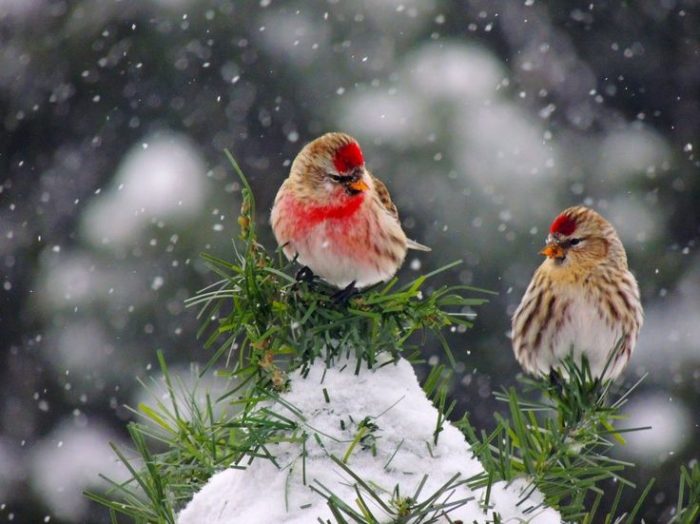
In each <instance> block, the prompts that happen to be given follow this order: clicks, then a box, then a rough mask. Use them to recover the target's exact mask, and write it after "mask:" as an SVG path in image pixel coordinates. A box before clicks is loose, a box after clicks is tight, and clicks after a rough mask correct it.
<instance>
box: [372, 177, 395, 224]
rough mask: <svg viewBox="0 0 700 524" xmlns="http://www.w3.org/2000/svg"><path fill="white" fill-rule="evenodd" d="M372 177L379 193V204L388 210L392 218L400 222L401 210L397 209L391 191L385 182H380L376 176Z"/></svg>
mask: <svg viewBox="0 0 700 524" xmlns="http://www.w3.org/2000/svg"><path fill="white" fill-rule="evenodd" d="M370 176H371V177H372V182H374V189H375V190H376V191H377V197H379V202H381V204H382V206H384V209H386V210H387V212H388V213H389V214H390V215H391V216H393V217H394V218H395V219H396V220H398V219H399V210H398V209H396V206H395V205H394V203H393V202H392V201H391V195H390V194H389V190H388V189H387V187H386V185H384V182H382V181H381V180H379V179H378V178H377V177H376V176H374V175H370Z"/></svg>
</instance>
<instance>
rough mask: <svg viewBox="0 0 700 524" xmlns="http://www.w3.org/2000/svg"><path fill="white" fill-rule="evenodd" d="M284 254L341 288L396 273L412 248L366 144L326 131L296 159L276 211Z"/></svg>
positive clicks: (273, 218)
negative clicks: (367, 162)
mask: <svg viewBox="0 0 700 524" xmlns="http://www.w3.org/2000/svg"><path fill="white" fill-rule="evenodd" d="M270 223H271V225H272V230H273V232H274V235H275V238H276V240H277V243H278V244H279V245H280V246H281V247H282V250H283V252H284V254H285V256H286V257H287V258H288V259H290V260H293V259H296V260H297V262H298V263H299V264H301V265H302V266H304V269H307V270H308V271H310V272H312V273H313V274H315V275H317V276H318V277H320V278H321V279H323V280H324V281H326V282H328V283H329V284H331V285H332V286H335V287H337V288H344V289H347V290H354V289H356V288H365V287H368V286H371V285H373V284H376V283H379V282H382V281H384V280H387V279H389V278H391V277H392V276H394V274H395V273H396V272H397V270H398V269H399V268H400V267H401V264H402V263H403V261H404V259H405V258H406V252H407V250H408V249H417V250H421V251H430V248H428V247H426V246H423V245H422V244H419V243H417V242H414V241H412V240H409V239H408V238H406V234H405V233H404V231H403V229H402V227H401V223H400V221H399V214H398V211H397V209H396V206H395V205H394V203H393V202H392V200H391V196H390V195H389V191H388V189H387V187H386V186H385V185H384V183H383V182H382V181H381V180H379V179H378V178H377V177H375V176H374V175H372V174H371V173H370V172H369V171H368V169H367V166H366V165H365V159H364V155H363V153H362V149H360V145H359V143H358V142H357V140H355V139H354V138H353V137H351V136H350V135H347V134H345V133H327V134H325V135H323V136H321V137H319V138H317V139H315V140H313V141H312V142H310V143H308V144H306V145H305V146H304V148H303V149H302V150H301V151H300V152H299V154H298V155H297V156H296V158H295V159H294V162H293V163H292V167H291V170H290V173H289V177H288V178H287V179H286V180H285V181H284V183H283V184H282V186H281V187H280V189H279V191H278V193H277V196H276V198H275V203H274V205H273V207H272V213H271V215H270Z"/></svg>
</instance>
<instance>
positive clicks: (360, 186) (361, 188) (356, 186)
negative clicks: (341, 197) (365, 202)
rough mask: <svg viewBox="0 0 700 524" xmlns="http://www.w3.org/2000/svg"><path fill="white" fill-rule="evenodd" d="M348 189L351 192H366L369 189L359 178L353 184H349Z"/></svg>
mask: <svg viewBox="0 0 700 524" xmlns="http://www.w3.org/2000/svg"><path fill="white" fill-rule="evenodd" d="M348 187H349V188H350V189H352V190H353V191H367V190H368V189H369V186H368V185H367V184H366V183H365V181H364V180H362V179H361V178H358V179H357V180H355V181H354V182H350V183H349V184H348Z"/></svg>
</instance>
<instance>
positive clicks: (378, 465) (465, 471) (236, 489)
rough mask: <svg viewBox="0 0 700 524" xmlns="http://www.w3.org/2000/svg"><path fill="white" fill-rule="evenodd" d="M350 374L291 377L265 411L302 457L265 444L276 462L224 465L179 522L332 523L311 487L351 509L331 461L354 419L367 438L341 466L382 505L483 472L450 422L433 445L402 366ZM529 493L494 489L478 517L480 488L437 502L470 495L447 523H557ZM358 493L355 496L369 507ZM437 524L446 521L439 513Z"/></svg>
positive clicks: (522, 487)
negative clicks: (292, 437) (294, 428)
mask: <svg viewBox="0 0 700 524" xmlns="http://www.w3.org/2000/svg"><path fill="white" fill-rule="evenodd" d="M354 370H355V366H354V365H353V363H352V362H348V363H347V365H338V366H336V367H334V368H329V369H326V366H325V364H324V363H322V362H320V363H318V364H317V365H315V366H313V367H312V368H311V369H310V371H309V373H308V375H307V377H306V378H303V377H302V376H301V375H299V374H297V375H295V376H294V377H293V378H292V381H291V390H290V391H289V392H288V393H285V394H284V395H282V402H278V403H276V404H275V405H273V406H268V407H269V409H271V410H273V411H275V412H276V413H278V414H279V415H282V416H284V417H286V418H288V419H293V420H295V421H297V423H298V424H299V427H300V428H302V430H303V432H305V433H306V434H307V438H306V441H305V449H306V458H305V460H304V459H303V458H302V454H303V451H302V450H303V449H304V448H303V446H302V444H301V443H300V442H284V443H280V444H277V445H272V446H268V449H269V451H270V452H271V453H272V454H273V456H274V457H275V461H276V462H277V466H276V465H275V464H273V462H272V461H271V460H267V459H265V458H258V459H255V460H254V461H253V462H252V464H250V465H249V466H248V467H247V468H246V469H233V468H231V469H227V470H224V471H222V472H220V473H218V474H216V475H214V476H213V477H212V478H211V479H210V481H209V482H208V483H207V484H206V485H205V486H204V487H203V488H202V489H201V490H200V491H199V493H197V494H196V495H195V496H194V498H193V499H192V500H191V501H190V503H189V504H188V505H187V507H186V508H185V509H184V510H183V511H182V512H181V513H180V514H179V516H178V524H200V523H202V522H207V523H209V524H236V523H245V524H269V523H270V522H276V523H286V524H309V523H311V522H318V519H319V518H320V519H322V520H323V522H326V520H329V521H330V522H335V521H336V520H335V519H334V518H333V516H332V513H331V511H330V509H329V507H328V505H327V502H326V500H325V499H324V497H322V496H321V495H320V494H318V493H317V492H315V491H312V490H311V486H315V487H316V488H317V489H320V490H321V491H325V490H324V489H323V488H322V487H321V486H324V487H325V488H327V489H328V490H330V491H332V492H333V493H334V494H335V495H337V496H338V497H339V498H340V499H342V500H343V501H344V502H345V503H347V504H348V505H350V506H351V507H353V509H355V510H356V511H358V512H359V509H358V507H357V505H356V503H355V500H356V499H357V494H356V492H355V484H356V482H355V481H354V480H353V479H352V477H350V475H349V474H348V473H347V472H346V471H344V470H343V469H342V468H341V467H340V466H338V465H337V464H336V463H335V462H333V461H332V460H331V458H330V457H331V456H335V457H337V458H343V457H344V456H345V455H346V453H347V450H348V448H349V447H350V446H351V443H352V442H353V439H355V437H356V436H357V435H358V431H360V430H361V429H360V428H361V427H362V425H363V421H365V422H364V427H365V430H363V431H365V432H366V435H369V436H368V437H367V438H365V439H363V440H361V441H359V442H358V443H357V445H356V446H355V447H354V448H353V449H352V453H351V454H350V455H349V458H348V459H347V466H348V467H349V468H350V469H351V470H352V471H353V472H354V473H355V474H357V475H358V476H359V477H361V478H362V479H363V480H364V481H365V482H367V483H368V484H369V485H371V486H373V487H374V488H375V490H376V491H377V492H378V493H380V494H381V495H382V499H383V500H384V501H385V502H387V504H388V505H389V506H390V504H389V501H390V499H391V497H392V492H393V490H394V488H395V487H396V486H399V488H400V494H401V496H404V497H405V496H407V495H408V496H411V495H413V494H414V493H415V492H416V489H417V487H418V486H419V484H420V483H421V481H422V480H423V477H424V475H426V474H427V475H428V477H427V481H426V483H425V486H424V487H423V489H422V491H421V492H420V493H421V494H420V496H419V497H418V501H419V502H420V501H421V500H425V499H426V498H428V497H429V496H430V495H432V494H433V493H435V492H437V491H438V490H439V489H440V488H441V487H442V486H443V485H445V484H446V483H448V481H449V480H450V479H451V478H452V477H453V476H454V475H456V474H459V479H458V480H466V479H468V478H469V477H472V476H474V475H478V474H479V473H481V472H482V471H483V469H482V467H481V464H480V463H479V461H478V460H477V459H475V458H474V457H473V456H472V454H471V452H470V448H469V446H468V445H467V443H466V442H465V439H464V436H463V435H462V433H461V432H460V431H459V430H458V429H457V428H455V427H454V426H452V425H451V424H449V422H446V423H445V424H444V429H443V431H442V432H441V433H440V436H439V439H438V444H437V445H434V444H433V431H434V430H435V427H436V420H437V417H438V412H437V410H436V409H435V408H434V407H433V405H432V404H431V402H430V401H429V400H428V398H427V397H426V396H425V393H424V392H423V390H422V389H421V387H420V385H419V383H418V380H417V378H416V375H415V373H414V371H413V368H412V367H411V365H410V364H409V363H408V362H407V361H405V360H400V361H399V362H398V363H396V364H387V365H385V366H383V367H378V368H375V369H374V370H369V371H368V370H362V371H361V372H360V374H359V375H355V374H354ZM324 390H325V393H324ZM301 414H303V416H302V415H301ZM367 428H373V429H372V430H371V431H370V430H369V429H367ZM241 465H245V464H243V463H242V464H241ZM531 490H532V487H531V486H528V483H527V482H526V481H525V480H522V481H516V482H512V483H511V484H510V485H507V484H506V483H504V482H499V483H496V484H494V485H493V486H492V488H491V493H490V497H489V505H488V506H489V507H488V509H487V510H486V511H484V509H483V504H481V502H483V501H484V497H485V490H470V489H469V488H467V487H466V485H465V484H460V485H458V486H456V487H454V488H453V489H450V490H448V491H447V492H446V493H445V494H443V495H442V497H441V498H440V499H439V502H445V501H446V500H449V501H450V502H455V501H459V500H462V499H467V498H470V499H471V500H470V501H469V502H467V503H466V504H465V505H463V506H461V507H459V508H457V509H454V510H453V511H450V512H449V514H448V515H449V518H450V519H452V521H455V520H460V519H461V520H463V521H464V522H473V521H475V522H492V521H493V518H494V514H495V513H498V514H499V515H500V517H501V521H502V522H532V523H537V524H545V523H554V522H557V523H558V522H561V519H560V516H559V514H558V512H556V511H555V510H553V509H551V508H547V507H545V506H543V505H542V496H541V494H540V493H539V492H537V491H534V492H532V493H531V492H530V491H531ZM365 495H366V493H363V498H364V499H365V500H367V501H370V502H372V499H371V497H369V496H365ZM523 499H525V500H524V501H523V502H521V501H522V500H523ZM370 510H371V511H372V513H373V514H374V515H375V516H378V517H379V516H380V515H381V516H382V517H384V519H383V520H381V519H380V520H381V521H382V522H384V521H389V520H390V517H389V516H388V515H387V514H386V513H385V512H383V511H382V510H381V509H380V508H379V507H378V505H375V506H370ZM440 522H445V523H446V522H448V519H447V517H442V520H440Z"/></svg>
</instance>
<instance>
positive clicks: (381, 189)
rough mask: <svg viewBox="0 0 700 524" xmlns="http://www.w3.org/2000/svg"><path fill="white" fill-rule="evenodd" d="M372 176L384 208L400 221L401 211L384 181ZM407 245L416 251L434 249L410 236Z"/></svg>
mask: <svg viewBox="0 0 700 524" xmlns="http://www.w3.org/2000/svg"><path fill="white" fill-rule="evenodd" d="M371 176H372V182H374V189H375V190H376V191H377V196H378V197H379V201H380V202H381V204H382V206H384V209H386V210H387V212H388V213H389V214H390V215H391V216H393V217H394V218H395V219H396V220H397V221H398V220H399V211H398V209H396V206H395V205H394V202H393V201H392V200H391V195H390V194H389V190H388V189H387V187H386V185H385V184H384V182H382V181H381V180H379V179H378V178H377V177H376V176H374V175H371ZM406 247H408V249H415V250H416V251H432V250H431V249H430V248H429V247H428V246H424V245H423V244H420V243H418V242H416V241H415V240H411V239H410V238H408V239H406Z"/></svg>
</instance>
